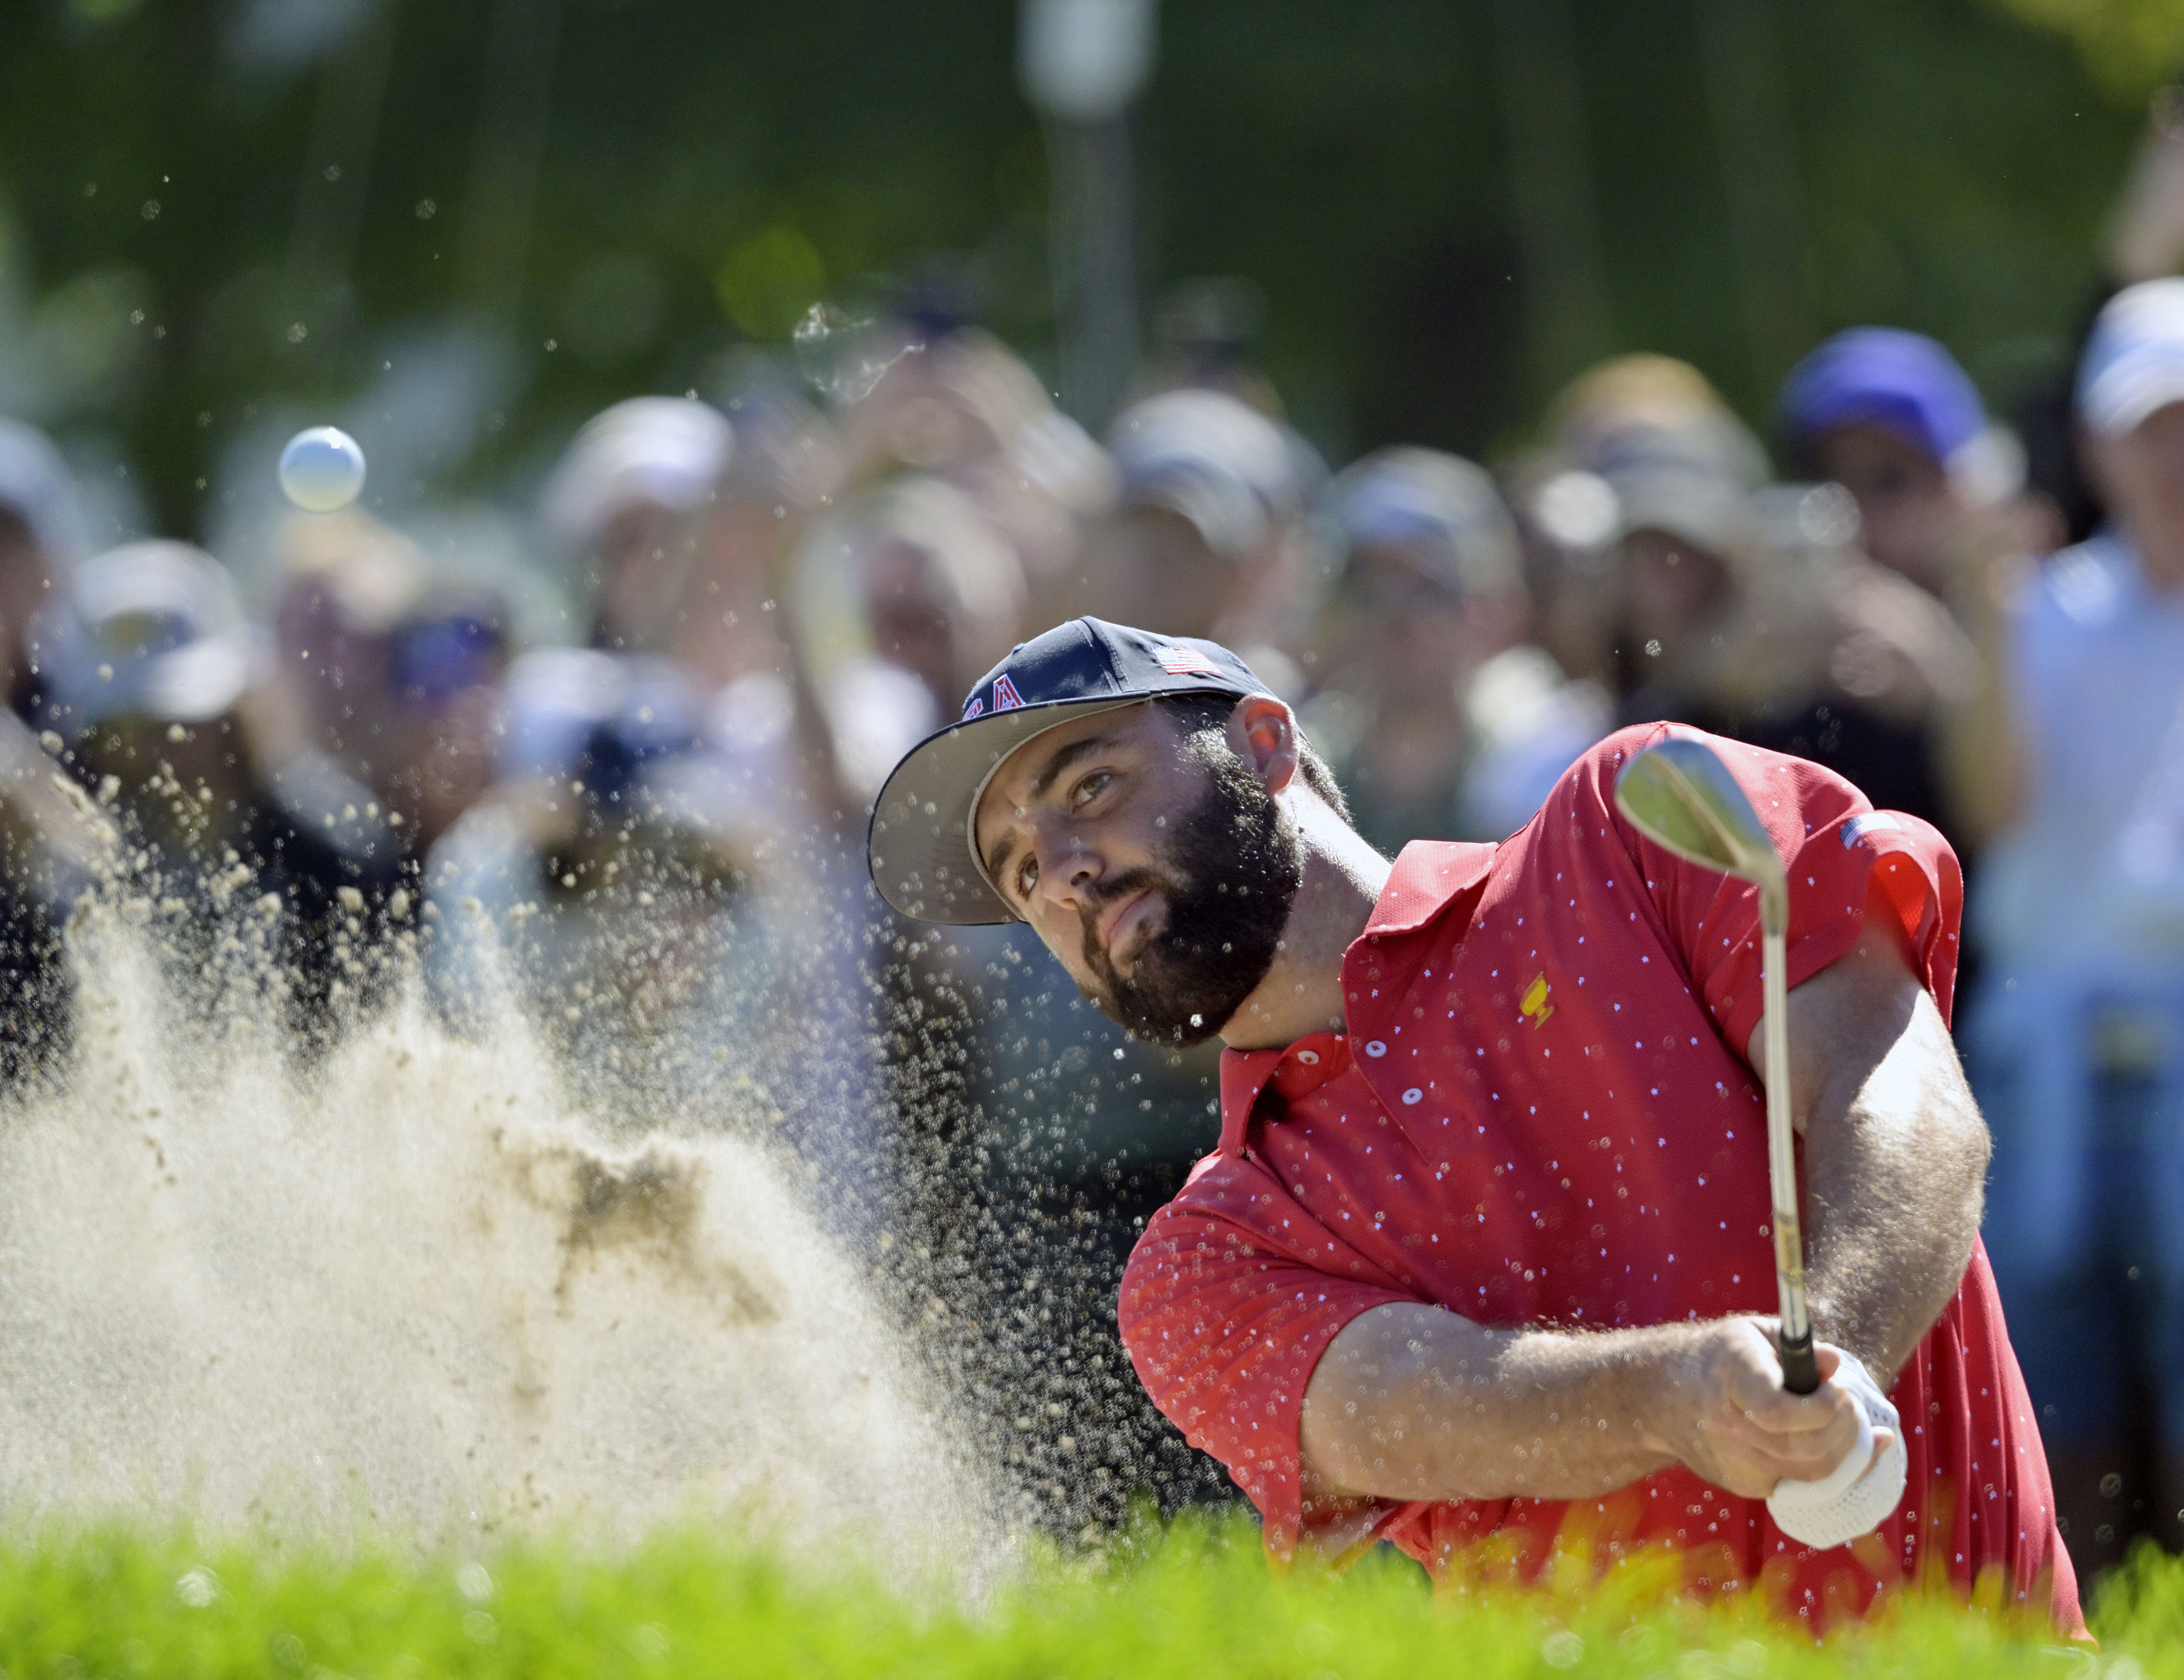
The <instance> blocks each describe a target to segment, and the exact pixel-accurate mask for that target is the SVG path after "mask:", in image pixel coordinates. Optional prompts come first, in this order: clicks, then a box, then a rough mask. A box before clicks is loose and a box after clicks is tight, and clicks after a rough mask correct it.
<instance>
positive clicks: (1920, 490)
mask: <svg viewBox="0 0 2184 1680" xmlns="http://www.w3.org/2000/svg"><path fill="white" fill-rule="evenodd" d="M1813 461H1814V465H1815V466H1816V467H1817V468H1818V469H1819V475H1820V476H1821V477H1823V478H1825V479H1830V480H1832V481H1834V482H1835V483H1837V484H1840V485H1841V486H1842V487H1843V488H1844V489H1846V490H1847V491H1849V492H1850V493H1851V497H1852V498H1853V500H1854V501H1856V502H1857V503H1858V521H1859V525H1860V527H1861V529H1862V530H1863V531H1864V543H1865V551H1866V553H1867V554H1870V555H1871V556H1872V557H1873V558H1874V559H1876V560H1878V561H1880V564H1881V565H1885V566H1886V567H1887V568H1888V569H1889V570H1891V571H1896V572H1901V573H1902V574H1903V576H1906V577H1908V578H1909V579H1910V580H1911V581H1913V582H1914V583H1916V584H1918V585H1919V587H1922V588H1925V589H1939V588H1940V587H1942V584H1943V582H1944V581H1946V580H1945V579H1944V578H1943V577H1942V554H1943V550H1944V549H1945V548H1947V543H1948V541H1949V538H1950V537H1951V535H1952V534H1953V532H1954V531H1955V529H1956V527H1957V525H1958V521H1959V520H1962V519H1963V517H1964V504H1963V503H1961V502H1960V501H1958V498H1957V493H1956V492H1955V490H1954V489H1953V487H1951V485H1950V483H1949V476H1948V475H1947V473H1946V472H1944V471H1943V470H1942V465H1941V463H1940V462H1938V461H1936V460H1935V459H1933V458H1932V457H1931V456H1930V455H1927V454H1925V453H1923V452H1922V451H1920V450H1918V449H1914V448H1912V447H1911V446H1910V445H1909V444H1908V443H1906V442H1904V441H1903V439H1902V438H1900V437H1895V436H1893V435H1892V434H1891V433H1889V432H1886V431H1881V430H1880V428H1879V427H1878V426H1840V427H1838V428H1836V430H1835V431H1829V432H1825V433H1823V434H1822V435H1821V436H1820V437H1819V438H1818V439H1816V440H1815V441H1814V445H1813Z"/></svg>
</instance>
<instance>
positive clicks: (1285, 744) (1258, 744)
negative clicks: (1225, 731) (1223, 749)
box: [1229, 694, 1297, 793]
mask: <svg viewBox="0 0 2184 1680" xmlns="http://www.w3.org/2000/svg"><path fill="white" fill-rule="evenodd" d="M1229 747H1230V748H1231V749H1232V750H1233V751H1234V753H1235V754H1236V756H1237V757H1238V758H1240V759H1243V760H1244V762H1245V764H1247V765H1251V770H1252V772H1253V773H1254V774H1255V775H1256V776H1258V778H1259V780H1260V781H1262V782H1264V783H1266V785H1267V792H1268V793H1280V792H1281V791H1282V789H1283V788H1284V787H1288V786H1289V785H1290V781H1291V779H1292V778H1293V777H1295V775H1296V772H1297V732H1296V715H1295V713H1294V712H1292V711H1290V709H1289V708H1288V707H1287V706H1286V705H1284V704H1282V702H1280V701H1279V700H1277V699H1275V698H1273V696H1272V695H1270V694H1246V695H1245V697H1244V698H1242V699H1240V700H1239V701H1238V702H1237V703H1236V709H1235V710H1234V711H1233V712H1231V713H1229Z"/></svg>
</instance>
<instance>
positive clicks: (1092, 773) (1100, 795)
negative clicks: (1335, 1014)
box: [976, 705, 1303, 1044]
mask: <svg viewBox="0 0 2184 1680" xmlns="http://www.w3.org/2000/svg"><path fill="white" fill-rule="evenodd" d="M976 837H977V843H978V854H979V856H980V857H982V858H983V859H984V860H985V864H986V868H987V872H988V873H989V875H990V876H991V877H992V878H993V881H994V882H995V885H996V886H997V887H999V888H1000V893H1001V896H1002V897H1003V898H1005V899H1006V900H1007V902H1008V904H1009V907H1010V908H1011V910H1014V911H1015V912H1016V913H1017V915H1019V916H1021V917H1022V919H1023V920H1024V921H1027V922H1028V923H1029V924H1030V925H1031V926H1032V928H1033V930H1034V932H1037V933H1038V935H1039V938H1040V940H1041V942H1042V943H1045V946H1046V948H1047V949H1048V950H1050V951H1051V952H1052V953H1053V954H1054V955H1055V957H1056V960H1058V961H1059V962H1060V963H1061V965H1062V967H1063V968H1064V969H1065V970H1067V972H1068V974H1069V977H1070V978H1071V979H1072V980H1073V981H1074V982H1076V984H1077V987H1078V990H1079V991H1081V992H1083V993H1084V995H1085V996H1086V997H1087V998H1089V999H1091V1000H1092V1002H1093V1003H1095V1004H1097V1005H1098V1006H1099V1007H1100V1009H1101V1010H1104V1011H1105V1012H1106V1013H1107V1014H1108V1015H1112V1017H1113V1018H1114V1019H1115V1020H1116V1021H1119V1022H1120V1023H1121V1024H1122V1025H1123V1027H1125V1028H1126V1029H1127V1030H1128V1032H1130V1033H1132V1034H1133V1035H1134V1036H1135V1037H1140V1038H1145V1039H1149V1040H1151V1041H1154V1042H1156V1043H1169V1044H1195V1043H1202V1042H1203V1041H1204V1040H1206V1039H1207V1038H1210V1037H1212V1036H1213V1035H1214V1034H1215V1033H1217V1032H1219V1031H1220V1030H1221V1028H1222V1027H1223V1026H1225V1025H1226V1024H1227V1022H1228V1021H1229V1017H1230V1016H1231V1015H1234V1014H1235V1012H1236V1010H1238V1009H1239V1008H1240V1006H1241V1005H1242V1004H1243V1002H1244V999H1245V998H1247V997H1249V996H1250V995H1251V993H1252V992H1253V991H1254V990H1256V988H1257V987H1258V984H1259V982H1261V981H1262V980H1263V979H1264V978H1265V977H1266V974H1267V971H1268V968H1269V967H1271V966H1272V965H1273V960H1274V953H1275V951H1276V950H1277V949H1278V948H1279V943H1280V940H1281V936H1282V930H1283V928H1284V926H1287V924H1288V921H1289V914H1290V905H1291V904H1292V903H1293V902H1294V901H1295V897H1296V890H1297V887H1298V884H1299V882H1300V881H1301V879H1302V874H1303V850H1302V846H1301V841H1300V839H1299V837H1298V834H1297V832H1296V830H1295V826H1294V825H1293V824H1292V823H1291V822H1290V819H1289V817H1288V815H1286V813H1284V811H1283V809H1281V807H1280V805H1279V804H1278V803H1277V802H1276V801H1275V799H1274V798H1273V795H1272V794H1271V793H1268V791H1267V788H1266V787H1265V785H1264V784H1263V783H1262V782H1261V781H1260V780H1259V779H1258V778H1257V776H1255V775H1254V774H1253V773H1252V771H1251V768H1250V767H1249V765H1247V764H1246V763H1245V761H1244V760H1243V759H1240V758H1239V757H1238V756H1237V755H1236V754H1235V753H1234V751H1233V750H1232V749H1230V748H1229V747H1228V746H1227V745H1226V744H1225V743H1219V744H1217V742H1216V741H1215V740H1213V739H1209V738H1207V737H1205V736H1201V737H1197V738H1195V739H1192V740H1189V741H1186V740H1184V738H1183V737H1181V736H1179V735H1178V732H1177V731H1176V729H1175V726H1174V725H1173V722H1172V720H1171V719H1170V716H1169V715H1168V714H1167V712H1166V711H1164V710H1163V709H1162V708H1160V707H1158V706H1154V705H1139V706H1132V707H1128V708H1127V709H1122V710H1117V711H1112V712H1102V713H1099V714H1097V715H1094V716H1091V717H1086V718H1080V719H1078V720H1075V721H1073V722H1071V723H1067V724H1064V725H1062V726H1061V727H1059V728H1056V729H1053V730H1050V731H1049V732H1047V733H1045V734H1044V735H1041V736H1039V737H1036V738H1034V739H1033V740H1031V741H1028V742H1027V743H1024V745H1023V746H1022V747H1020V748H1017V751H1016V753H1015V754H1014V755H1013V756H1012V757H1011V758H1010V759H1008V760H1007V761H1006V763H1005V764H1003V765H1002V766H1001V768H1000V770H999V771H998V772H996V773H995V776H994V779H993V781H992V782H990V783H989V785H988V787H987V789H986V793H985V797H984V798H983V799H982V800H981V801H980V802H979V805H978V820H977V825H976Z"/></svg>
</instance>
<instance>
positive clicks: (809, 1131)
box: [426, 648, 871, 1203]
mask: <svg viewBox="0 0 2184 1680" xmlns="http://www.w3.org/2000/svg"><path fill="white" fill-rule="evenodd" d="M508 715H509V730H508V735H507V737H506V740H507V748H508V757H507V759H505V761H504V770H505V771H506V774H505V775H504V778H503V780H502V781H501V782H499V784H498V785H497V786H496V787H495V788H494V789H493V792H492V793H491V794H490V795H489V796H488V797H487V798H485V799H483V800H482V801H481V802H479V803H478V804H476V805H475V806H474V807H472V809H470V810H469V811H468V812H467V813H465V815H464V816H463V817H462V818H461V820H460V821H458V822H457V823H456V824H455V825H454V827H453V828H452V829H451V830H450V831H449V832H448V834H447V836H446V837H444V838H443V840H442V841H441V842H440V843H439V844H438V845H437V847H436V848H434V849H433V852H432V856H431V858H430V859H429V860H428V862H427V865H426V888H427V895H428V896H427V909H426V919H427V923H428V926H430V928H431V930H432V932H431V936H430V937H429V939H428V941H427V942H426V974H427V979H428V982H429V983H430V985H431V987H432V994H433V996H434V998H435V999H436V1000H437V1003H438V1004H439V1005H440V1007H441V1008H442V1010H443V1013H444V1014H445V1015H447V1016H448V1018H449V1019H450V1020H451V1021H453V1022H454V1024H455V1025H456V1026H458V1027H459V1028H462V1029H465V1030H475V1029H478V1028H482V1027H487V1026H491V1025H493V1022H494V1012H495V1010H497V1009H498V1008H500V1007H512V1008H514V1009H515V1010H516V1011H518V1012H519V1013H520V1014H521V1015H523V1016H524V1017H525V1018H526V1020H528V1021H530V1022H531V1023H532V1026H534V1028H535V1029H536V1030H538V1032H540V1034H541V1035H542V1037H543V1038H544V1039H545V1040H546V1042H547V1043H550V1044H552V1045H553V1046H554V1047H555V1049H556V1050H557V1051H558V1052H559V1053H560V1059H561V1060H562V1062H563V1065H564V1067H565V1071H566V1072H567V1073H568V1075H569V1076H571V1077H572V1078H574V1079H576V1080H577V1081H578V1082H580V1083H582V1084H587V1085H590V1086H593V1087H595V1088H603V1089H606V1090H609V1091H611V1092H613V1093H616V1095H618V1096H619V1097H621V1099H627V1098H628V1097H630V1096H631V1095H632V1093H634V1094H635V1095H636V1097H637V1098H638V1099H639V1101H640V1102H641V1103H642V1104H643V1106H645V1107H646V1108H649V1109H655V1110H657V1109H661V1108H665V1109H666V1110H667V1111H669V1112H671V1113H672V1114H674V1115H676V1116H677V1122H678V1123H679V1124H681V1125H682V1126H688V1127H694V1128H697V1129H704V1128H706V1127H711V1126H751V1127H759V1128H762V1129H764V1130H765V1131H766V1132H768V1133H769V1134H770V1135H779V1136H785V1137H786V1138H788V1139H789V1140H790V1141H793V1142H794V1143H796V1144H797V1145H798V1146H799V1148H801V1149H804V1150H805V1153H806V1154H808V1155H810V1156H811V1158H813V1159H818V1158H820V1157H821V1156H822V1155H823V1156H824V1157H825V1158H826V1159H827V1160H830V1161H833V1162H835V1163H837V1164H838V1165H839V1166H840V1169H841V1178H840V1181H839V1182H838V1183H836V1184H834V1185H833V1187H832V1189H833V1192H834V1193H837V1194H838V1196H839V1197H840V1199H842V1200H843V1202H844V1203H853V1202H855V1200H856V1199H857V1198H858V1197H859V1196H860V1195H861V1193H862V1192H863V1190H864V1188H865V1178H864V1175H865V1174H866V1171H867V1170H868V1168H869V1165H870V1148H869V1115H868V1113H867V1110H866V1105H867V1104H869V1101H870V1096H871V1092H870V1087H869V1082H868V1081H866V1080H865V1079H863V1078H861V1077H860V1076H858V1074H857V1073H856V1072H855V1071H854V1070H855V1065H856V1064H857V1063H858V1062H859V1060H860V1059H859V1057H858V1056H857V1055H856V1054H854V1052H853V1051H852V1050H851V1049H850V1048H849V1047H850V1044H851V1043H852V1042H853V1039H852V1036H851V1035H852V1034H853V1033H855V1031H856V1028H857V1025H858V1022H859V1021H860V1019H861V1015H860V1013H859V1012H858V1010H856V1009H850V1010H845V1009H844V1007H843V1004H844V996H843V989H844V988H843V983H842V975H841V973H840V959H841V955H842V951H841V947H842V946H844V944H845V943H847V942H846V941H844V940H843V939H842V938H840V937H838V934H839V930H838V929H837V928H835V927H833V926H830V925H828V922H827V905H826V902H825V900H824V899H823V898H820V897H818V896H816V895H815V894H814V893H813V892H811V890H809V882H808V876H806V874H805V871H804V868H803V866H802V861H801V860H800V859H798V858H796V857H795V856H794V854H793V853H792V851H791V848H789V847H788V846H786V845H784V844H783V843H782V842H783V834H782V832H781V825H780V821H779V817H780V813H779V812H778V811H777V809H776V808H775V806H774V804H772V802H771V801H770V800H769V799H768V798H767V797H766V796H767V793H768V790H767V789H766V788H765V787H753V786H751V785H750V784H749V782H746V781H745V780H744V778H743V777H742V776H740V775H739V773H738V771H739V768H740V767H742V765H744V759H739V758H738V747H739V745H743V744H745V743H735V742H733V741H726V740H722V739H721V738H720V735H719V732H718V728H717V725H716V718H717V713H715V712H713V711H712V710H711V709H710V702H709V700H708V697H707V695H706V694H705V691H704V689H703V688H701V687H699V685H698V684H696V683H695V682H694V681H692V680H691V678H690V676H689V675H688V673H687V672H686V671H684V670H682V669H680V668H679V667H677V665H674V664H673V663H672V662H671V661H668V660H665V659H656V658H651V657H647V656H638V655H627V654H620V655H618V654H603V653H599V652H598V651H596V650H592V649H568V648H564V649H558V650H549V651H548V652H546V653H544V654H532V655H530V656H528V657H526V659H524V660H522V661H521V662H519V665H518V666H517V668H516V670H515V673H514V675H513V676H511V679H510V685H509V693H508ZM850 1001H851V1002H852V1003H854V1004H855V1005H860V1006H861V1004H862V1003H863V1001H864V998H863V994H862V993H861V992H860V993H857V995H856V996H855V999H852V1000H850ZM609 1106H610V1107H615V1106H621V1104H611V1103H610V1104H609ZM776 1127H780V1128H784V1130H783V1131H782V1132H778V1133H777V1132H774V1130H773V1129H774V1128H776Z"/></svg>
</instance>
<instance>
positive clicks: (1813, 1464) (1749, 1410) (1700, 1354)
mask: <svg viewBox="0 0 2184 1680" xmlns="http://www.w3.org/2000/svg"><path fill="white" fill-rule="evenodd" d="M1813 1352H1814V1356H1815V1357H1816V1358H1817V1359H1818V1360H1819V1367H1820V1376H1821V1378H1822V1381H1821V1383H1820V1386H1819V1389H1818V1390H1817V1391H1815V1392H1814V1393H1813V1394H1789V1393H1787V1392H1786V1391H1785V1390H1784V1388H1783V1387H1782V1366H1781V1363H1780V1360H1779V1359H1778V1358H1777V1356H1776V1354H1775V1328H1774V1326H1773V1324H1772V1323H1771V1322H1769V1321H1763V1320H1756V1319H1749V1318H1729V1319H1722V1320H1719V1321H1716V1322H1714V1323H1712V1324H1708V1325H1706V1326H1704V1327H1702V1333H1700V1334H1698V1335H1696V1336H1690V1337H1687V1338H1685V1339H1684V1340H1683V1341H1682V1343H1680V1345H1678V1346H1676V1347H1675V1348H1674V1349H1672V1350H1671V1351H1670V1352H1669V1354H1668V1355H1667V1357H1665V1358H1664V1359H1663V1360H1662V1365H1661V1371H1660V1381H1659V1382H1658V1386H1657V1388H1656V1389H1655V1392H1654V1394H1653V1396H1652V1399H1651V1401H1650V1403H1649V1404H1648V1405H1647V1406H1646V1419H1645V1423H1644V1426H1643V1427H1644V1431H1645V1433H1646V1437H1647V1438H1648V1439H1649V1440H1650V1442H1651V1443H1652V1444H1654V1445H1657V1446H1658V1448H1659V1449H1661V1450H1662V1451H1663V1452H1665V1453H1669V1454H1672V1455H1674V1456H1675V1457H1676V1458H1678V1459H1680V1460H1682V1461H1683V1462H1684V1463H1685V1464H1686V1465H1688V1466H1690V1467H1691V1470H1692V1471H1693V1472H1694V1473H1696V1474H1697V1475H1698V1476H1700V1477H1703V1478H1704V1479H1705V1480H1706V1481H1708V1482H1710V1483H1713V1485H1714V1486H1715V1487H1717V1488H1725V1489H1727V1490H1728V1491H1729V1492H1730V1493H1732V1494H1742V1495H1743V1496H1744V1497H1745V1498H1747V1499H1765V1498H1766V1497H1767V1496H1768V1495H1769V1494H1772V1493H1773V1492H1774V1491H1775V1483H1777V1482H1783V1481H1789V1482H1817V1481H1819V1479H1820V1478H1821V1477H1824V1476H1825V1475H1827V1474H1828V1473H1829V1472H1830V1471H1832V1470H1834V1469H1835V1468H1836V1466H1837V1465H1839V1464H1841V1462H1842V1459H1843V1455H1844V1454H1846V1453H1847V1452H1849V1451H1850V1450H1851V1449H1852V1448H1853V1447H1854V1446H1855V1445H1856V1444H1857V1442H1858V1408H1857V1405H1855V1403H1854V1402H1853V1401H1852V1399H1850V1397H1849V1396H1848V1395H1847V1394H1845V1393H1844V1392H1843V1391H1842V1390H1841V1388H1837V1387H1836V1386H1835V1384H1834V1383H1832V1382H1828V1381H1826V1380H1825V1379H1827V1378H1828V1377H1832V1376H1833V1375H1834V1374H1835V1371H1836V1366H1838V1365H1840V1364H1841V1354H1840V1353H1839V1352H1838V1351H1837V1349H1835V1348H1833V1347H1830V1346H1829V1345H1828V1344H1827V1343H1817V1344H1815V1346H1814V1349H1813ZM1891 1438H1892V1437H1890V1436H1889V1434H1888V1432H1887V1431H1886V1430H1884V1431H1881V1432H1880V1437H1879V1438H1876V1440H1875V1444H1874V1453H1873V1457H1874V1460H1875V1461H1876V1462H1877V1461H1878V1460H1879V1459H1880V1454H1881V1453H1882V1452H1883V1451H1885V1450H1886V1449H1887V1446H1888V1442H1889V1440H1890V1439H1891Z"/></svg>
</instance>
